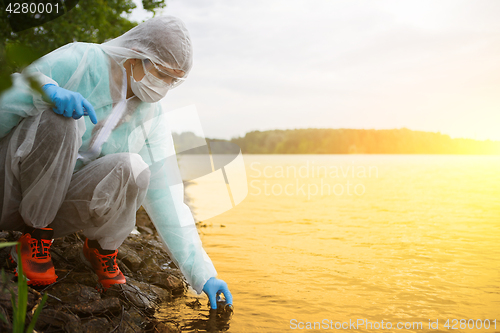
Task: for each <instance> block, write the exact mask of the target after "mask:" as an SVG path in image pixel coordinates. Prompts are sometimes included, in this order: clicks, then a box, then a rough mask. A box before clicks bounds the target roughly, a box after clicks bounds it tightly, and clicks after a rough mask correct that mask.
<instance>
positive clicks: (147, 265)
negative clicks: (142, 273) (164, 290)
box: [141, 256, 160, 272]
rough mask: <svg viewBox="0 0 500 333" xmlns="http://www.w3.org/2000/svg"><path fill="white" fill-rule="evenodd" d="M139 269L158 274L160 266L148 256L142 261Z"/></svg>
mask: <svg viewBox="0 0 500 333" xmlns="http://www.w3.org/2000/svg"><path fill="white" fill-rule="evenodd" d="M141 269H146V270H149V271H153V272H158V271H159V270H160V265H158V263H157V262H156V260H155V258H153V257H152V256H149V257H147V258H146V259H144V260H143V261H142V265H141Z"/></svg>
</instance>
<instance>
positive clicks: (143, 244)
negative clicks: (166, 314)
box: [0, 207, 205, 333]
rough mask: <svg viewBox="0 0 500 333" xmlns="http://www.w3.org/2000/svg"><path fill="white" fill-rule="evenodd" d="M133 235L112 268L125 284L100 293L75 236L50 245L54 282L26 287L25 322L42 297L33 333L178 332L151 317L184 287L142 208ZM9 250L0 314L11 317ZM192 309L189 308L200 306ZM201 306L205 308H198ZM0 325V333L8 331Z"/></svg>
mask: <svg viewBox="0 0 500 333" xmlns="http://www.w3.org/2000/svg"><path fill="white" fill-rule="evenodd" d="M137 230H138V232H136V233H132V234H130V236H129V237H128V238H127V239H126V240H125V242H124V243H123V245H122V246H121V247H120V248H119V252H118V266H119V267H120V269H121V271H122V272H123V274H124V275H125V276H126V277H127V284H124V285H115V286H113V287H112V288H110V289H108V290H107V291H105V292H100V291H99V290H98V289H99V284H98V281H97V276H96V275H95V274H94V273H93V272H92V270H91V269H90V268H88V267H87V266H86V265H85V264H84V263H83V261H82V260H81V259H80V252H81V251H82V246H83V240H82V239H83V237H82V235H81V234H78V233H76V234H72V235H70V236H67V237H63V238H60V239H56V240H54V243H53V245H52V248H51V253H52V260H53V262H54V266H55V267H56V274H57V275H58V280H57V282H56V283H54V284H52V285H49V286H47V287H44V288H36V289H35V288H29V295H28V320H27V322H29V320H30V319H31V316H32V313H33V312H34V308H35V307H36V306H37V305H38V304H39V302H40V300H41V297H42V294H44V293H47V294H48V296H49V297H48V299H47V302H46V304H45V306H44V307H43V310H42V312H41V314H40V317H39V318H38V321H37V323H36V326H35V329H36V331H37V332H72V333H73V332H75V333H84V332H99V333H104V332H117V333H118V332H124V333H125V332H126V333H129V332H165V333H169V332H180V331H181V327H180V324H179V322H176V321H168V320H164V319H162V320H161V321H159V320H158V319H157V318H156V317H155V312H156V309H157V307H158V306H159V305H160V304H162V303H164V302H167V301H171V300H173V299H175V298H180V297H184V295H185V292H186V289H187V285H186V283H185V280H184V278H183V276H182V274H181V272H180V271H179V269H178V268H177V267H176V266H175V264H174V263H173V262H172V261H171V260H170V258H169V256H168V254H167V253H166V251H165V250H164V247H163V245H162V243H161V240H160V239H159V236H158V235H157V233H156V230H155V229H154V226H153V225H152V223H151V221H150V220H149V217H148V216H147V214H146V212H145V211H144V209H142V207H141V209H140V210H139V211H138V212H137ZM20 235H21V233H20V232H6V231H3V232H0V242H7V241H15V240H17V238H19V237H20ZM9 252H10V248H5V249H2V250H1V251H0V263H1V267H2V268H3V269H4V271H5V278H4V279H0V280H2V281H0V313H2V314H3V315H4V316H5V317H6V318H12V304H11V295H10V292H9V291H8V290H9V289H14V290H17V286H16V282H14V281H15V277H14V269H15V265H14V264H12V263H11V262H10V260H9V256H8V255H9ZM200 305H201V304H199V302H198V304H195V305H193V306H200ZM203 306H205V305H203ZM11 323H12V320H11V319H10V320H9V323H8V324H5V323H3V322H1V321H0V332H10V331H12V324H11Z"/></svg>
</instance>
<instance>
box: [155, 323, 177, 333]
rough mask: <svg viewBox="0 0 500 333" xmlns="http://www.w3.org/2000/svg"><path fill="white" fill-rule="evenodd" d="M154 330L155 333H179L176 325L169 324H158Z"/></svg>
mask: <svg viewBox="0 0 500 333" xmlns="http://www.w3.org/2000/svg"><path fill="white" fill-rule="evenodd" d="M155 328H156V330H155V332H159V333H178V332H180V331H181V330H180V329H179V327H177V325H176V324H174V323H171V322H165V323H159V324H157V325H156V327H155Z"/></svg>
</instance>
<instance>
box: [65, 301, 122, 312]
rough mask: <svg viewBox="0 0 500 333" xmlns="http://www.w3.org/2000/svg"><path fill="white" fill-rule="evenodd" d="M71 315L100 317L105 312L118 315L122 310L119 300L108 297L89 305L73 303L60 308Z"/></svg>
mask: <svg viewBox="0 0 500 333" xmlns="http://www.w3.org/2000/svg"><path fill="white" fill-rule="evenodd" d="M62 308H64V309H67V310H69V311H70V312H72V313H75V314H77V315H82V316H89V315H94V316H97V315H100V314H103V313H106V312H110V313H119V312H120V311H121V309H122V305H121V303H120V300H119V299H118V298H116V297H108V298H104V299H100V300H97V301H93V302H90V303H75V304H70V305H65V306H64V307H62Z"/></svg>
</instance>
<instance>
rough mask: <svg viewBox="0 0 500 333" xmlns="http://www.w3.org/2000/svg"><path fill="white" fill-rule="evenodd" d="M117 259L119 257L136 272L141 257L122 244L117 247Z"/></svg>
mask: <svg viewBox="0 0 500 333" xmlns="http://www.w3.org/2000/svg"><path fill="white" fill-rule="evenodd" d="M118 259H120V260H121V261H122V262H123V263H124V264H125V265H127V267H128V268H130V270H131V271H132V272H137V271H138V270H139V268H140V266H141V263H142V259H141V257H139V255H138V254H137V253H136V252H135V251H134V250H132V249H131V248H130V247H129V246H128V245H125V244H123V245H122V246H120V248H119V249H118Z"/></svg>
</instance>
